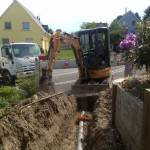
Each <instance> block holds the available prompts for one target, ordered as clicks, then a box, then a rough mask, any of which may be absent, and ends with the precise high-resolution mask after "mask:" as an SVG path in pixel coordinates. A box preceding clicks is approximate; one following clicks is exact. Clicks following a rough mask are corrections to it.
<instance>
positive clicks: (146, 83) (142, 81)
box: [121, 76, 150, 100]
mask: <svg viewBox="0 0 150 150" xmlns="http://www.w3.org/2000/svg"><path fill="white" fill-rule="evenodd" d="M121 86H122V87H123V88H124V89H125V90H126V91H127V92H130V93H131V94H133V95H134V96H136V97H138V98H139V99H141V100H143V99H144V90H145V89H146V88H150V77H148V76H141V77H131V78H127V79H125V80H124V81H123V82H122V83H121Z"/></svg>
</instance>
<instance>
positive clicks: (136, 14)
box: [135, 12, 141, 20]
mask: <svg viewBox="0 0 150 150" xmlns="http://www.w3.org/2000/svg"><path fill="white" fill-rule="evenodd" d="M135 16H136V17H137V18H138V19H139V20H141V17H140V15H139V13H138V12H136V13H135Z"/></svg>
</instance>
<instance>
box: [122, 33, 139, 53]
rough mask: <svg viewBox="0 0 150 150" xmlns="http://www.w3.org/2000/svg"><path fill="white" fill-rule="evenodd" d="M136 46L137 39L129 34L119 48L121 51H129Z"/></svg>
mask: <svg viewBox="0 0 150 150" xmlns="http://www.w3.org/2000/svg"><path fill="white" fill-rule="evenodd" d="M136 45H137V37H136V35H135V34H133V33H129V34H127V35H126V37H125V39H123V40H122V41H121V42H120V44H119V46H120V48H121V49H123V50H127V51H128V50H130V49H132V48H134V47H135V46H136Z"/></svg>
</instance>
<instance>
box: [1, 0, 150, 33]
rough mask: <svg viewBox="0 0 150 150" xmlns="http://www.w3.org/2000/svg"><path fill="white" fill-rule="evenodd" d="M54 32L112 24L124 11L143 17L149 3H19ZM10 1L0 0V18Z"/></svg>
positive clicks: (66, 0)
mask: <svg viewBox="0 0 150 150" xmlns="http://www.w3.org/2000/svg"><path fill="white" fill-rule="evenodd" d="M18 1H19V2H20V3H21V4H23V5H24V6H25V7H27V8H28V9H29V10H30V11H31V12H32V13H33V14H34V15H35V16H39V17H40V20H41V22H42V23H43V24H48V25H49V27H50V28H51V29H53V30H56V29H62V30H63V31H66V32H74V31H77V30H79V29H80V26H81V24H82V22H93V21H95V22H107V23H108V24H110V23H111V21H112V20H113V19H115V18H116V17H117V16H118V15H123V14H124V13H125V9H126V8H127V10H128V11H129V10H131V11H133V12H134V13H135V12H138V13H139V15H140V16H143V14H144V10H145V9H146V8H147V7H148V6H150V0H18ZM12 2H13V0H0V15H1V14H2V13H3V12H4V11H5V10H6V9H7V8H8V6H9V5H10V4H11V3H12Z"/></svg>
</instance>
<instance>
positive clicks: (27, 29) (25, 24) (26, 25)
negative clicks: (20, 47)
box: [22, 22, 30, 31]
mask: <svg viewBox="0 0 150 150" xmlns="http://www.w3.org/2000/svg"><path fill="white" fill-rule="evenodd" d="M22 29H23V30H24V31H29V29H30V24H29V22H23V23H22Z"/></svg>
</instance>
